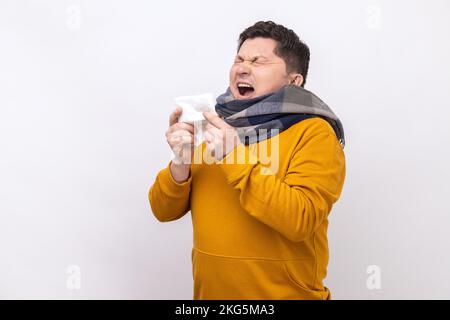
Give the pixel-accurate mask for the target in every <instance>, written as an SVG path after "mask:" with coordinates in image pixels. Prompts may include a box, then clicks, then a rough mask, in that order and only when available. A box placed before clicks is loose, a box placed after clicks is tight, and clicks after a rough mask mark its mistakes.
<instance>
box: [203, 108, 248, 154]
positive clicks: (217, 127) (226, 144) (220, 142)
mask: <svg viewBox="0 0 450 320" xmlns="http://www.w3.org/2000/svg"><path fill="white" fill-rule="evenodd" d="M203 116H204V117H205V119H206V120H207V121H208V123H207V124H206V131H205V132H204V138H205V142H206V148H207V149H208V150H209V151H210V152H211V155H212V156H213V157H214V158H215V159H216V160H219V161H220V160H222V159H223V158H224V157H225V156H226V155H227V154H228V153H229V152H230V151H232V150H233V149H234V148H235V147H236V146H237V145H238V144H240V143H241V141H240V139H239V135H238V133H237V131H236V129H235V128H233V127H232V126H230V125H229V124H228V123H226V122H225V121H223V120H222V119H220V118H219V117H218V116H217V114H215V113H213V112H210V111H207V112H203Z"/></svg>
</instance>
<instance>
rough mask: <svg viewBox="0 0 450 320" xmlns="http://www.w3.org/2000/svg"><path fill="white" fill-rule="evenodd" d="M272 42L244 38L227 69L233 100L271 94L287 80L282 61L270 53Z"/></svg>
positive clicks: (287, 82)
mask: <svg viewBox="0 0 450 320" xmlns="http://www.w3.org/2000/svg"><path fill="white" fill-rule="evenodd" d="M276 45H277V42H276V41H275V40H273V39H269V38H253V39H247V40H245V41H244V43H243V44H242V46H241V48H240V49H239V52H238V53H237V55H236V58H235V60H234V64H233V66H232V67H231V70H230V89H231V93H232V94H233V95H234V97H235V98H236V99H250V98H254V97H258V96H261V95H264V94H267V93H272V92H275V91H277V90H278V89H280V88H281V87H282V86H284V85H286V84H289V83H290V82H291V79H290V78H289V77H288V75H287V74H286V63H285V62H284V60H283V59H282V58H280V57H278V56H277V55H276V54H275V53H274V49H275V47H276Z"/></svg>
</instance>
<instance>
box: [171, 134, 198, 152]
mask: <svg viewBox="0 0 450 320" xmlns="http://www.w3.org/2000/svg"><path fill="white" fill-rule="evenodd" d="M167 142H168V143H169V145H170V146H171V147H172V148H173V147H176V146H178V145H183V144H193V143H194V136H193V135H192V134H190V133H189V132H187V131H177V132H174V133H173V134H171V135H170V136H169V137H167Z"/></svg>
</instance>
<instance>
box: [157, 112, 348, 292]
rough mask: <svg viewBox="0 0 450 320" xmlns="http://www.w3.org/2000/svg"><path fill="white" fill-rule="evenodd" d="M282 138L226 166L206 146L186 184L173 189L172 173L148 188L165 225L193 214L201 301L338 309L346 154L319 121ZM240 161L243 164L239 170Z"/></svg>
mask: <svg viewBox="0 0 450 320" xmlns="http://www.w3.org/2000/svg"><path fill="white" fill-rule="evenodd" d="M275 137H278V138H277V139H278V140H277V141H278V142H277V143H276V144H275V143H271V142H270V141H269V140H271V139H274V137H272V138H270V139H268V140H264V141H261V142H259V143H257V144H253V145H250V146H245V145H243V144H240V145H238V146H237V147H236V148H235V150H234V151H233V152H230V153H229V154H228V155H227V156H226V157H225V158H224V159H223V160H222V161H220V162H214V161H213V158H212V157H211V156H210V155H209V154H208V152H207V149H206V147H205V144H204V143H203V144H201V145H200V146H198V147H197V148H196V149H195V153H194V159H195V163H193V164H191V173H190V175H189V178H188V180H187V181H185V182H183V183H177V182H175V180H174V179H173V177H172V175H171V173H170V163H169V164H168V166H167V167H166V168H164V169H163V170H161V171H160V172H159V173H158V175H157V177H156V179H155V182H154V183H153V185H152V186H151V187H150V190H149V201H150V206H151V209H152V211H153V214H154V215H155V217H156V218H157V219H158V220H159V221H161V222H167V221H174V220H177V219H179V218H181V217H182V216H184V215H185V214H186V213H187V212H189V211H191V218H192V224H193V248H192V256H191V257H192V274H193V280H194V288H193V289H194V299H195V300H197V299H226V300H228V299H258V300H259V299H323V300H327V299H331V293H330V290H329V289H328V288H327V287H326V286H324V284H323V280H324V278H325V277H326V275H327V264H328V241H327V228H328V215H329V213H330V211H331V208H332V206H333V204H334V203H335V202H336V201H337V199H338V198H339V196H340V194H341V191H342V188H343V184H344V179H345V171H346V169H345V156H344V152H343V149H342V147H341V145H340V144H339V142H338V140H337V138H336V135H335V133H334V131H333V128H332V127H331V125H330V124H329V123H328V122H326V121H325V120H324V119H321V118H311V119H307V120H303V121H301V122H298V123H296V124H295V125H293V126H291V127H290V128H288V129H287V130H284V131H282V132H281V133H280V134H279V135H277V136H275ZM262 143H265V144H266V146H265V147H266V149H264V148H260V149H261V150H259V149H256V150H255V147H259V146H257V145H258V144H262ZM274 146H276V149H277V150H279V153H276V154H277V155H278V157H277V160H276V161H275V160H273V159H275V157H274V154H275V149H274ZM242 151H243V152H245V154H246V159H245V162H243V163H236V161H233V159H236V158H235V157H236V154H238V153H239V152H242ZM262 151H264V156H263V152H262ZM205 154H206V156H205ZM208 155H209V157H208ZM266 155H267V156H266ZM199 158H200V161H199ZM267 159H272V162H270V163H269V161H267ZM263 160H264V161H263ZM198 162H199V163H198ZM233 162H234V163H233ZM274 162H277V163H276V164H275V165H274ZM274 168H275V169H274Z"/></svg>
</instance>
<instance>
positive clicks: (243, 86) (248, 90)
mask: <svg viewBox="0 0 450 320" xmlns="http://www.w3.org/2000/svg"><path fill="white" fill-rule="evenodd" d="M237 89H238V91H239V94H240V95H241V96H242V97H244V98H247V97H250V96H251V95H252V94H253V92H255V89H254V88H253V86H252V85H251V84H249V83H245V82H238V83H237Z"/></svg>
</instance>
